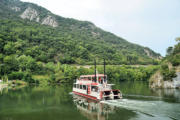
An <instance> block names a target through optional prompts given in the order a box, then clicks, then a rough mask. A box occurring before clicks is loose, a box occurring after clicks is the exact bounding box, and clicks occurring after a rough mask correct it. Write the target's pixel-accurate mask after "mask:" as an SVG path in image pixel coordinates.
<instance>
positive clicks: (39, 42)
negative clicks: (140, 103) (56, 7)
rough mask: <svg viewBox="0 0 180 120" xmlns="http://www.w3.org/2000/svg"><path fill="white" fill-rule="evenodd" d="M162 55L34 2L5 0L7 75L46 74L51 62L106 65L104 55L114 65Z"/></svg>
mask: <svg viewBox="0 0 180 120" xmlns="http://www.w3.org/2000/svg"><path fill="white" fill-rule="evenodd" d="M160 57H161V56H160V55H159V54H157V53H155V52H154V51H152V50H151V49H149V48H147V47H142V46H140V45H137V44H132V43H130V42H128V41H126V40H124V39H123V38H120V37H118V36H116V35H114V34H112V33H109V32H106V31H104V30H102V29H100V28H98V27H96V26H95V25H94V24H93V23H90V22H87V21H78V20H75V19H69V18H63V17H61V16H57V15H54V14H53V13H51V12H50V11H48V10H46V9H45V8H42V7H40V6H38V5H35V4H32V3H26V2H21V1H19V0H0V72H1V76H3V77H4V76H5V77H8V78H11V79H15V78H14V77H12V76H13V75H12V74H16V72H20V73H21V74H20V76H21V75H23V76H24V75H25V76H26V77H28V74H29V73H30V74H46V72H47V71H46V70H45V69H47V68H46V66H48V65H50V64H51V65H52V64H53V65H56V64H59V63H60V64H93V61H94V59H96V60H97V63H98V64H101V63H102V62H101V60H102V59H103V58H105V59H106V60H107V64H114V65H115V64H158V59H159V58H160ZM52 69H53V68H52ZM44 71H46V72H44ZM50 71H51V70H50ZM52 71H55V70H54V69H53V70H52ZM14 72H15V73H14ZM24 73H26V74H24ZM16 77H17V76H16ZM19 78H21V79H22V76H21V77H19Z"/></svg>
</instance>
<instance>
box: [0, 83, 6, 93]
mask: <svg viewBox="0 0 180 120" xmlns="http://www.w3.org/2000/svg"><path fill="white" fill-rule="evenodd" d="M7 86H8V84H6V83H0V91H1V90H2V89H4V88H6V87H7Z"/></svg>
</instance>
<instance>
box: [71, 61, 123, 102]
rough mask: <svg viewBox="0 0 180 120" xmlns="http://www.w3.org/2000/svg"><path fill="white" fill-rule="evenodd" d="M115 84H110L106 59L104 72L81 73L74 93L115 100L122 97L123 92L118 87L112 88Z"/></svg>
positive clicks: (74, 85)
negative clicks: (106, 70)
mask: <svg viewBox="0 0 180 120" xmlns="http://www.w3.org/2000/svg"><path fill="white" fill-rule="evenodd" d="M112 86H113V84H108V82H107V75H105V61H104V74H96V62H95V74H94V75H81V76H80V77H79V78H78V79H77V80H76V81H75V83H74V84H73V93H74V94H76V95H80V96H83V97H86V98H89V99H93V100H97V101H101V100H114V99H121V98H122V93H121V91H120V90H118V89H112Z"/></svg>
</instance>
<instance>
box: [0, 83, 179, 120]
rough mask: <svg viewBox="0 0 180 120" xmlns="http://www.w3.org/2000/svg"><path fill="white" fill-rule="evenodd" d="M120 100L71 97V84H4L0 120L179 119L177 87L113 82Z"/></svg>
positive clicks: (1, 95) (0, 97) (0, 98)
mask: <svg viewBox="0 0 180 120" xmlns="http://www.w3.org/2000/svg"><path fill="white" fill-rule="evenodd" d="M114 88H116V89H117V88H118V89H120V90H121V91H122V92H123V99H122V100H112V101H105V102H100V103H97V102H94V101H89V100H81V99H80V100H79V98H78V99H77V98H76V97H74V96H73V95H72V94H71V92H72V85H71V84H62V85H50V86H26V87H22V88H21V87H12V88H5V89H3V90H1V91H0V120H176V119H177V120H179V119H180V90H175V89H166V90H162V89H149V87H148V83H146V82H123V83H120V84H117V85H116V86H114Z"/></svg>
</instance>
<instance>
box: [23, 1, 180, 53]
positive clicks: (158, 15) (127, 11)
mask: <svg viewBox="0 0 180 120" xmlns="http://www.w3.org/2000/svg"><path fill="white" fill-rule="evenodd" d="M22 1H26V2H33V3H36V4H38V5H40V6H42V7H45V8H47V9H48V10H50V11H51V12H52V13H55V14H57V15H60V16H63V17H68V18H75V19H78V20H87V21H91V22H93V23H94V24H95V25H96V26H98V27H100V28H102V29H104V30H106V31H110V32H112V33H114V34H116V35H117V36H120V37H123V38H125V39H126V40H128V41H129V42H132V43H137V44H140V45H143V46H146V47H149V48H151V49H153V50H154V51H155V52H158V53H160V54H161V55H165V53H166V49H167V47H169V46H173V45H174V44H175V43H176V42H175V38H176V37H180V0H22Z"/></svg>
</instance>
